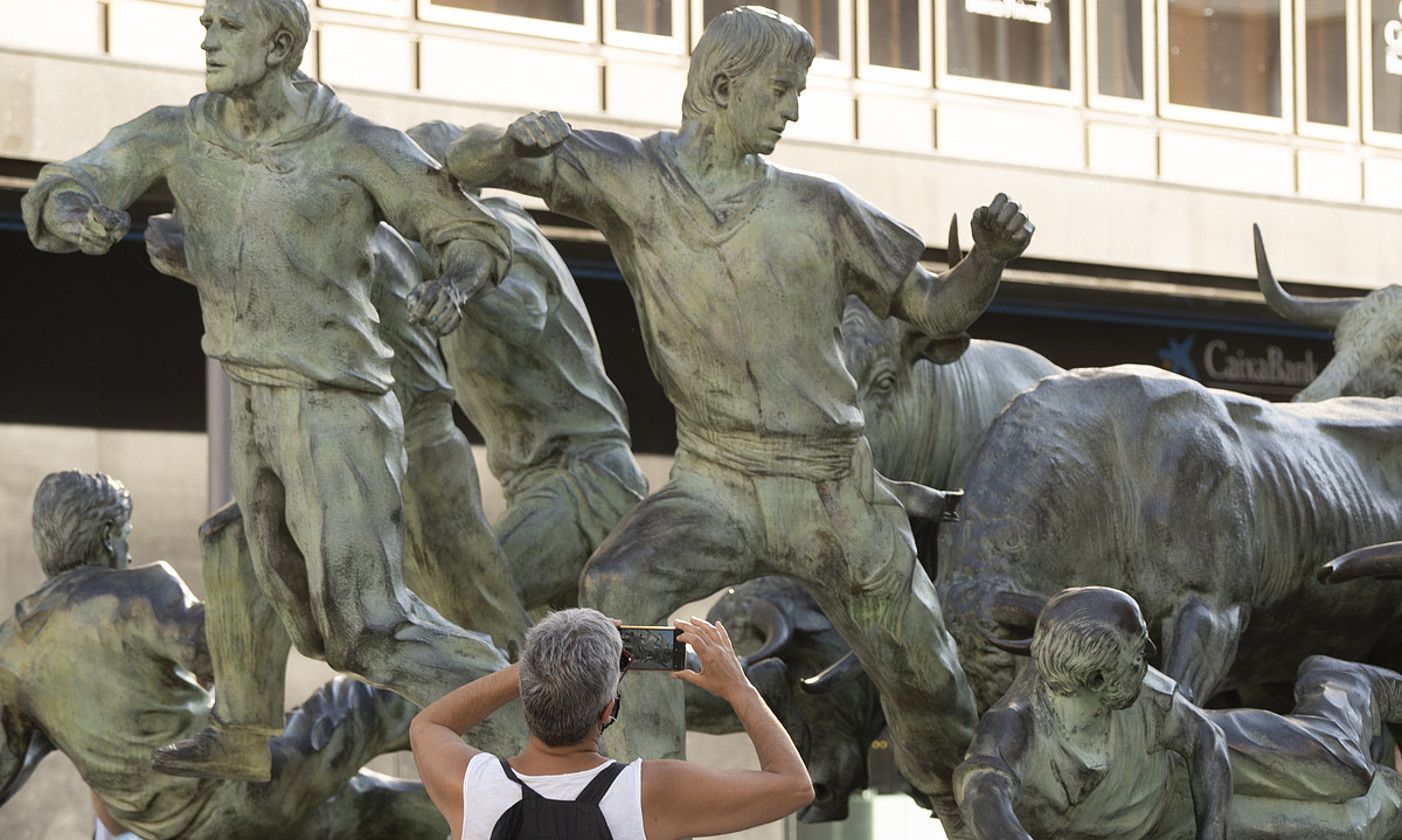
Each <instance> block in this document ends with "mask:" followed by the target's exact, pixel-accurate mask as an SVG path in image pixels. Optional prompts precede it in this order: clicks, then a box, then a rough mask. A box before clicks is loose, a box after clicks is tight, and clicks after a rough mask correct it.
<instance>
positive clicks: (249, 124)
mask: <svg viewBox="0 0 1402 840" xmlns="http://www.w3.org/2000/svg"><path fill="white" fill-rule="evenodd" d="M226 97H227V99H228V102H229V107H228V109H227V110H226V111H225V126H224V128H225V129H226V130H227V131H228V132H229V133H230V134H232V135H234V136H235V137H240V138H242V139H244V140H261V139H268V138H271V137H278V136H280V135H282V134H285V133H287V131H289V130H290V129H291V127H292V126H293V125H294V124H295V123H296V122H298V121H299V120H300V119H301V118H302V117H303V116H304V115H305V113H306V110H307V105H308V102H309V101H310V96H309V95H308V94H307V93H305V92H303V91H299V90H298V89H297V88H296V87H295V86H294V85H293V84H292V79H291V77H290V76H288V75H287V74H286V73H283V72H280V71H274V72H270V73H267V74H266V75H264V76H263V78H262V79H260V80H258V81H257V82H256V83H254V84H252V85H249V86H248V87H246V88H241V89H239V90H236V91H233V92H231V93H228V94H226Z"/></svg>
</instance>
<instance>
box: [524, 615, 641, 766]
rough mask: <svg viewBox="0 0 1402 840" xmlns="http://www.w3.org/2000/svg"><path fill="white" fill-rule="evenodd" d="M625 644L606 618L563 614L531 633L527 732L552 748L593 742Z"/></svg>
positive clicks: (528, 637) (527, 667) (614, 689)
mask: <svg viewBox="0 0 1402 840" xmlns="http://www.w3.org/2000/svg"><path fill="white" fill-rule="evenodd" d="M622 655H623V639H622V637H620V636H619V634H618V628H617V627H614V626H613V622H611V621H609V620H608V619H607V618H605V617H604V615H603V613H600V612H599V611H597V610H590V609H572V610H561V611H560V612H556V613H551V614H550V615H548V616H546V617H545V618H544V620H542V621H541V622H540V623H539V624H537V625H536V626H534V627H532V628H531V629H530V630H527V631H526V644H525V649H524V650H523V651H522V652H521V707H522V710H523V711H524V713H525V717H526V728H527V729H529V730H530V732H531V734H532V735H534V736H536V737H537V738H539V739H540V740H541V741H543V742H545V744H546V745H548V746H552V747H559V746H565V745H568V744H577V743H579V742H580V741H583V740H584V739H585V738H588V737H589V734H590V731H591V730H592V729H593V727H594V724H595V723H597V722H598V720H599V714H600V713H601V712H602V711H603V710H604V707H605V706H607V705H608V702H609V701H610V700H612V699H613V698H614V695H615V694H616V692H617V691H618V679H619V676H620V675H619V671H618V661H619V658H620V657H621V656H622Z"/></svg>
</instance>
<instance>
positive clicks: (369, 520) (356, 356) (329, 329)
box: [22, 0, 514, 779]
mask: <svg viewBox="0 0 1402 840" xmlns="http://www.w3.org/2000/svg"><path fill="white" fill-rule="evenodd" d="M201 23H202V24H203V25H204V27H205V29H206V32H207V34H206V36H205V39H204V42H203V44H201V47H202V49H204V51H205V54H206V75H205V79H206V86H207V87H208V89H209V92H208V93H206V94H203V95H200V96H197V97H195V98H194V99H193V100H191V102H190V104H189V105H188V106H186V107H160V108H155V109H153V110H151V111H148V112H147V113H145V114H143V115H142V116H140V117H138V118H136V119H135V120H133V121H132V122H130V123H127V124H126V125H122V126H119V127H117V128H116V129H113V131H112V132H111V133H110V134H109V135H108V136H107V138H106V139H105V140H103V142H102V143H101V144H99V145H98V146H97V147H95V148H94V149H92V150H91V151H88V152H86V153H84V154H83V155H80V156H79V157H77V158H75V159H73V160H71V161H68V162H66V163H63V164H56V165H51V166H48V167H45V168H44V170H42V171H41V172H40V175H39V179H38V182H37V183H36V184H35V186H34V188H33V189H31V190H30V192H29V193H28V194H27V195H26V196H25V198H24V201H23V203H22V210H23V214H24V220H25V223H26V225H27V227H28V229H29V235H30V238H31V240H33V242H34V244H35V245H36V246H37V247H39V248H40V249H43V250H47V251H55V252H59V253H66V252H72V251H75V250H81V251H83V252H84V253H88V254H103V253H106V252H107V250H108V249H110V248H111V247H112V245H113V244H114V243H115V242H117V241H118V240H120V239H121V238H122V236H123V235H125V233H126V231H127V229H128V226H129V223H130V219H129V217H128V216H127V214H126V213H125V212H124V209H123V208H125V207H127V206H129V205H130V204H131V203H132V202H133V201H135V200H136V199H137V197H139V196H140V195H141V194H142V193H143V192H144V191H145V190H146V189H148V188H149V187H150V186H151V185H152V184H154V183H155V182H156V181H158V180H160V179H161V178H164V179H165V180H166V183H167V184H168V185H169V187H170V190H171V193H172V194H173V195H174V197H175V204H176V208H177V210H178V212H179V215H180V219H181V221H182V223H183V225H184V228H185V242H186V256H187V258H188V261H189V267H190V274H191V276H192V277H193V278H194V281H195V285H196V287H197V288H198V290H199V295H200V306H201V310H202V313H203V317H204V327H205V336H204V339H203V347H204V350H205V353H206V354H207V355H209V356H210V357H212V358H215V359H218V360H220V362H221V363H222V364H223V366H224V369H225V371H227V372H228V374H229V377H230V380H231V384H230V398H231V414H232V417H231V427H232V428H231V433H232V439H231V444H230V453H231V461H232V463H231V474H232V476H231V477H232V483H233V490H234V497H235V499H237V500H238V503H239V506H240V507H241V508H242V511H243V515H244V516H245V517H246V520H247V525H248V539H249V543H250V547H251V549H252V552H253V560H254V563H255V564H256V565H257V567H258V569H259V580H260V582H261V583H262V585H263V587H264V589H265V590H266V592H267V595H268V598H269V600H271V601H272V603H273V604H274V606H275V607H276V608H277V610H278V613H279V615H280V616H281V617H282V620H283V622H284V624H286V626H287V630H288V632H289V633H290V634H291V636H292V639H293V641H294V643H295V644H296V646H297V648H298V649H299V650H301V651H302V652H303V653H304V654H306V655H308V656H311V657H314V658H322V659H325V660H326V661H327V663H328V664H330V665H331V666H332V667H333V668H336V669H337V670H342V671H349V672H351V673H355V674H358V675H360V676H363V677H365V678H366V679H368V680H369V681H371V682H373V683H375V684H376V685H381V686H386V687H390V688H392V689H393V690H395V691H397V692H400V693H402V694H403V695H404V696H406V697H407V698H409V699H410V700H412V701H414V702H415V703H418V704H419V705H426V704H427V703H429V702H431V701H432V700H434V699H436V698H437V697H438V696H440V695H442V694H443V693H445V692H447V691H448V690H449V689H451V688H454V687H456V686H458V685H461V684H462V683H463V682H465V681H468V680H471V679H473V678H475V677H477V676H480V675H482V674H483V673H486V672H488V671H492V670H495V669H497V668H500V667H503V666H504V665H505V664H506V658H505V656H504V655H503V654H502V652H501V651H499V650H498V649H496V648H495V647H493V646H492V645H491V644H490V643H489V641H488V640H487V639H486V638H485V637H483V636H481V635H480V634H473V633H469V632H467V631H464V630H462V629H460V628H458V627H455V626H453V625H452V624H450V623H449V622H447V621H446V620H444V619H443V618H442V617H441V616H440V615H439V614H438V613H437V612H435V611H433V610H432V609H430V608H429V607H428V606H427V605H425V604H424V603H423V602H422V601H420V600H419V599H418V598H417V597H415V596H414V595H413V593H411V592H409V591H408V590H407V589H406V588H405V586H404V583H403V576H402V570H401V567H400V561H401V552H402V550H403V540H404V536H403V535H404V508H403V500H402V496H401V494H400V483H401V480H402V479H403V476H404V468H405V454H404V439H403V438H404V427H403V420H402V418H401V416H400V407H399V405H398V402H397V400H396V399H395V398H394V396H393V395H392V394H391V393H390V384H391V374H390V360H391V352H390V349H389V347H388V346H387V345H386V343H385V342H384V340H383V338H382V337H381V336H380V335H379V332H378V328H377V323H376V322H377V316H376V313H375V310H374V308H373V306H372V305H371V302H370V291H371V290H370V283H371V241H372V238H373V236H374V234H375V229H376V226H377V225H378V223H379V222H380V221H381V220H382V219H383V220H386V221H388V222H390V223H391V224H392V225H393V226H394V227H395V228H396V229H397V230H399V231H400V232H402V233H404V234H405V235H406V236H408V237H411V238H413V239H414V240H416V241H418V242H421V243H423V244H424V246H425V247H427V249H428V251H429V253H430V254H431V255H432V256H433V258H434V260H435V262H436V263H437V264H438V267H439V269H440V271H441V276H440V278H439V279H438V280H436V281H434V282H432V283H426V284H424V285H423V286H421V287H420V288H419V289H418V290H416V292H415V295H414V301H413V303H414V305H415V310H414V312H415V315H416V317H417V318H418V319H419V320H422V321H423V322H425V323H427V324H428V325H429V326H430V327H432V328H433V329H434V330H435V331H436V332H439V333H444V332H449V331H451V330H452V329H453V328H454V327H456V326H457V324H458V322H459V321H460V320H461V315H460V306H461V304H462V302H463V301H465V300H466V299H467V298H468V297H470V296H471V295H472V294H474V293H475V292H477V291H478V290H480V289H481V288H482V287H484V286H487V285H489V284H490V283H493V282H495V281H496V280H497V279H498V278H499V277H500V276H501V275H502V274H503V273H504V272H505V269H506V267H507V265H508V263H509V260H510V250H509V249H510V245H509V241H508V239H507V236H506V234H505V231H504V230H503V229H502V227H501V225H500V224H499V223H497V222H496V221H495V220H494V219H492V218H491V217H490V216H489V215H488V214H487V213H485V212H484V211H483V210H482V208H481V207H480V206H479V205H477V204H476V203H475V202H473V201H472V200H471V199H469V198H467V197H465V196H464V195H462V194H461V192H460V191H459V190H457V189H456V188H454V186H453V185H452V183H451V181H450V180H449V179H448V178H447V177H446V176H445V175H444V174H443V172H442V170H441V168H440V167H439V166H438V165H437V164H435V163H434V162H433V161H432V160H430V159H429V158H428V157H427V156H426V155H424V153H423V152H422V150H420V149H419V148H418V146H416V145H415V144H414V143H413V141H411V140H409V138H408V137H407V136H405V135H404V134H403V133H402V132H399V131H396V130H394V129H389V128H384V127H381V126H378V125H375V124H373V123H371V122H368V121H366V120H364V119H361V118H359V117H356V116H354V115H353V114H351V112H350V110H349V109H348V108H347V107H346V106H345V105H344V104H342V103H341V101H340V100H339V99H338V98H337V97H336V95H335V94H334V93H333V92H332V91H331V90H330V89H329V88H326V87H323V86H321V85H317V84H316V83H314V82H310V81H309V80H302V79H299V78H297V76H296V73H297V67H298V65H299V64H300V62H301V59H302V53H303V49H304V47H305V45H306V43H307V38H308V36H309V34H310V23H309V20H308V16H307V9H306V6H305V5H304V4H303V2H302V0H247V2H240V1H239V0H208V2H207V3H206V4H205V8H204V13H203V15H202V16H201ZM216 635H220V634H216ZM216 661H218V658H217V657H216ZM221 676H222V675H221ZM508 717H509V716H508ZM503 720H506V718H503ZM511 723H514V721H513V722H510V723H508V724H507V725H511ZM268 734H269V733H268V732H267V731H266V729H265V728H263V727H258V726H243V725H240V722H239V721H226V722H223V723H221V722H219V721H215V722H214V724H213V725H212V727H211V728H210V729H207V730H205V731H204V732H202V733H201V736H200V738H199V739H197V741H196V742H194V743H185V744H182V745H178V748H177V749H173V750H172V751H170V752H169V753H167V754H165V755H164V756H163V761H164V764H163V766H164V767H165V769H167V770H170V771H179V772H192V773H210V774H214V775H220V776H224V777H230V778H248V779H266V778H267V777H268V774H269V773H270V771H271V768H270V764H269V761H270V759H269V756H268V750H267V747H266V737H267V735H268ZM491 737H492V736H490V734H488V738H489V740H490V739H491Z"/></svg>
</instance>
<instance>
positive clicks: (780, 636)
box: [740, 598, 793, 668]
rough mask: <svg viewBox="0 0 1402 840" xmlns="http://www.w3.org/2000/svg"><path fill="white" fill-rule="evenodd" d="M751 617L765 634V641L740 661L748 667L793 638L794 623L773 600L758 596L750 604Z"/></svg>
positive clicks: (777, 650)
mask: <svg viewBox="0 0 1402 840" xmlns="http://www.w3.org/2000/svg"><path fill="white" fill-rule="evenodd" d="M750 618H752V619H753V620H754V622H755V626H756V627H758V628H759V631H760V632H761V633H763V634H764V642H763V643H762V644H761V645H760V646H759V650H756V651H755V652H754V653H752V654H750V655H749V656H745V657H742V658H741V659H740V663H741V664H742V665H744V666H745V667H746V668H749V667H750V666H751V665H753V664H755V663H756V662H762V661H764V660H766V659H768V658H769V657H771V656H773V655H775V654H776V653H778V652H779V651H781V650H783V649H784V648H785V647H787V646H788V644H789V642H790V641H791V640H792V639H793V625H792V624H791V623H789V618H788V616H786V615H784V613H783V612H782V611H781V610H780V609H779V607H778V606H777V605H775V603H774V602H773V601H769V600H766V599H764V598H756V599H755V600H754V601H753V602H751V604H750Z"/></svg>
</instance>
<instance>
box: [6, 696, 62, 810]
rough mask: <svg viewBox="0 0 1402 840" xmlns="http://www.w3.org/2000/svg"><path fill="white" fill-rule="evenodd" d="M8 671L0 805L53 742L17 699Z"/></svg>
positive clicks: (31, 770) (26, 777)
mask: <svg viewBox="0 0 1402 840" xmlns="http://www.w3.org/2000/svg"><path fill="white" fill-rule="evenodd" d="M15 694H16V692H15V686H14V682H13V677H11V676H10V675H9V674H3V675H0V807H3V806H4V804H5V803H6V802H8V801H9V800H10V797H12V796H14V795H15V794H16V793H18V792H19V789H20V788H21V787H23V786H24V783H25V781H26V780H28V779H29V775H30V774H31V773H33V772H34V768H36V767H38V766H39V762H40V761H42V760H43V758H44V756H46V755H48V754H49V753H50V752H53V750H54V745H53V744H52V743H51V742H50V741H49V739H48V736H46V735H45V734H44V732H43V730H41V729H39V728H38V727H37V726H34V725H33V723H31V722H30V720H29V718H28V717H27V716H26V715H25V714H24V713H23V712H22V711H20V709H19V706H18V705H17V704H16V703H15Z"/></svg>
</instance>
